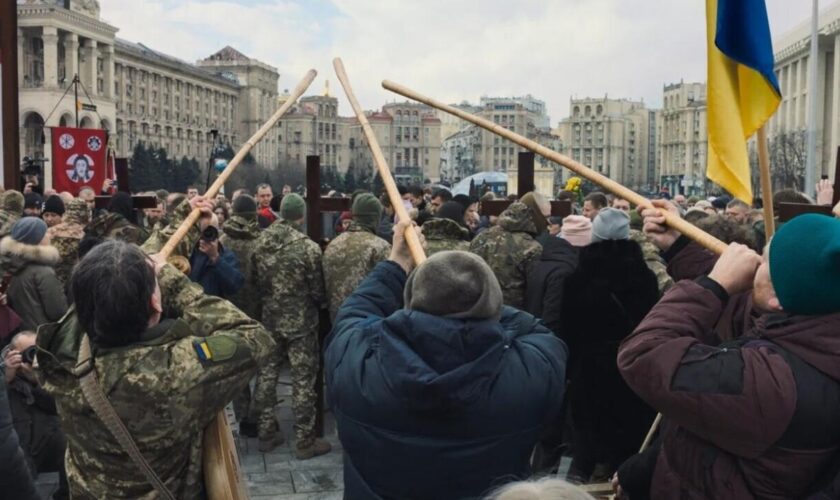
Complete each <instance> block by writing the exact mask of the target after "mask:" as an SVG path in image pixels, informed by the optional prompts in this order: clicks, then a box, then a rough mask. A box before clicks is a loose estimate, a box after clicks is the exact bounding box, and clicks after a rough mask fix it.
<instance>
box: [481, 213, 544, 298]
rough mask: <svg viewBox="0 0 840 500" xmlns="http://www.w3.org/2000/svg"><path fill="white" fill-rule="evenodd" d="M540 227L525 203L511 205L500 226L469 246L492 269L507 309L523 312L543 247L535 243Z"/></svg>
mask: <svg viewBox="0 0 840 500" xmlns="http://www.w3.org/2000/svg"><path fill="white" fill-rule="evenodd" d="M536 235H537V227H536V226H535V225H534V221H533V219H532V218H531V210H530V209H529V208H528V207H527V206H526V205H525V204H524V203H519V202H516V203H511V205H510V206H509V207H508V208H507V209H506V210H505V211H504V212H502V214H501V215H500V216H499V221H498V223H497V224H496V225H495V226H493V227H491V228H490V229H488V230H487V231H484V232H483V233H481V234H479V235H478V236H476V237H475V239H473V240H472V242H471V243H470V252H472V253H474V254H476V255H478V256H479V257H481V258H482V259H484V261H485V262H487V264H488V265H489V266H490V269H492V270H493V274H495V275H496V278H497V279H498V280H499V285H501V287H502V295H503V296H504V298H505V305H508V306H511V307H516V308H517V309H523V308H524V307H525V290H526V284H527V277H528V271H530V269H531V265H532V264H533V263H534V262H535V261H536V260H537V259H538V258H539V256H540V254H541V253H542V247H541V246H540V244H539V243H537V241H536V240H535V239H534V238H535V236H536Z"/></svg>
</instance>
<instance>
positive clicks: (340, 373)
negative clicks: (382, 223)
mask: <svg viewBox="0 0 840 500" xmlns="http://www.w3.org/2000/svg"><path fill="white" fill-rule="evenodd" d="M413 228H415V226H412V225H411V223H409V222H407V221H405V220H403V221H401V222H400V223H399V224H397V225H396V226H395V231H394V243H393V248H392V250H391V254H390V258H389V260H387V261H385V262H380V263H379V264H377V265H376V267H375V268H374V269H373V271H372V272H371V273H370V274H369V275H368V276H367V277H366V278H365V279H364V281H362V283H361V284H360V285H359V286H358V288H356V290H355V292H354V293H353V294H352V295H351V296H350V297H349V298H348V299H347V300H346V301H345V302H344V303H343V305H342V306H341V308H340V309H339V311H338V315H337V317H336V320H335V326H334V328H333V331H332V333H331V334H330V336H329V337H328V339H327V344H326V350H325V354H324V363H325V365H324V373H325V377H326V381H327V397H328V400H329V403H330V408H331V409H332V410H333V412H334V414H335V418H336V424H337V426H338V435H339V438H340V439H341V442H342V445H343V446H344V450H345V458H344V487H345V497H346V498H474V497H480V496H481V495H482V494H483V493H486V492H487V491H489V490H490V489H491V488H492V487H493V486H499V485H501V484H503V483H504V482H506V481H510V480H515V479H524V478H527V477H528V476H529V474H530V467H529V464H528V461H529V458H530V456H531V452H532V450H533V448H534V445H535V444H536V442H537V440H538V439H539V437H540V433H541V431H542V429H543V428H544V427H545V425H546V424H547V423H548V422H551V421H553V420H554V419H555V418H556V417H557V415H558V414H559V412H560V409H561V406H562V403H563V394H564V390H565V372H566V358H567V356H568V352H567V349H566V346H565V344H563V342H562V341H561V340H560V339H558V338H557V337H555V336H554V335H553V334H552V333H551V331H550V330H548V329H547V328H546V327H545V326H543V325H542V323H541V322H540V321H539V320H538V319H537V318H535V317H533V316H531V315H530V314H527V313H525V312H522V311H518V310H516V309H514V308H511V307H507V306H504V305H503V303H502V290H501V287H500V286H499V282H498V280H497V279H496V277H495V276H494V275H493V272H492V270H491V269H490V267H489V266H488V265H487V264H486V263H485V262H484V261H483V260H482V259H481V258H479V257H478V256H476V255H473V254H471V253H469V252H463V251H445V252H439V253H436V254H434V255H433V256H431V257H429V258H428V259H427V260H426V261H425V262H424V263H422V264H420V265H417V266H416V267H415V261H414V260H413V259H412V257H411V255H410V254H409V251H408V246H407V244H406V236H405V234H406V232H410V231H412V230H415V229H413Z"/></svg>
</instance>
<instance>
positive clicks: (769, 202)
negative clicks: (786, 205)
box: [756, 124, 776, 241]
mask: <svg viewBox="0 0 840 500" xmlns="http://www.w3.org/2000/svg"><path fill="white" fill-rule="evenodd" d="M766 127H767V125H766V124H764V125H762V126H761V128H760V129H758V135H757V137H756V142H758V170H759V172H760V173H761V199H762V201H763V207H764V236H765V238H766V239H765V241H770V238H771V237H773V234H774V233H775V232H776V220H775V219H774V215H773V182H772V180H771V178H770V154H769V153H768V152H767V128H766Z"/></svg>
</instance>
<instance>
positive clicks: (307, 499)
mask: <svg viewBox="0 0 840 500" xmlns="http://www.w3.org/2000/svg"><path fill="white" fill-rule="evenodd" d="M277 392H278V394H279V397H280V398H281V399H283V401H282V402H281V403H280V404H279V405H278V407H277V415H278V419H279V422H280V427H281V429H282V430H283V434H284V435H285V436H286V442H285V443H283V444H282V445H281V446H278V447H277V448H276V449H274V450H273V451H271V452H270V453H260V452H259V451H258V450H257V439H256V438H245V437H241V438H237V447H238V448H239V458H240V462H241V465H242V470H243V474H245V477H246V479H247V481H248V487H249V492H250V495H251V498H252V499H254V500H341V498H342V496H343V490H344V474H343V469H342V449H341V444H340V443H339V442H338V436H337V434H336V430H335V420H334V419H333V418H332V414H330V413H329V412H327V414H326V415H325V416H324V434H325V437H326V439H327V441H329V442H330V444H332V447H333V449H332V451H331V452H329V453H327V454H326V455H322V456H320V457H315V458H311V459H309V460H298V459H296V458H295V456H294V452H293V450H292V446H293V445H294V431H293V430H292V424H293V422H294V417H293V416H292V408H291V403H292V400H291V386H290V385H289V373H288V369H286V370H284V372H283V373H281V375H280V381H279V383H278V384H277ZM290 439H291V441H292V442H291V443H290V442H289V440H290ZM57 485H58V475H57V474H41V475H40V476H39V477H38V489H39V491H40V492H41V494H42V496H43V497H44V498H50V497H51V494H52V492H53V491H55V489H56V487H57Z"/></svg>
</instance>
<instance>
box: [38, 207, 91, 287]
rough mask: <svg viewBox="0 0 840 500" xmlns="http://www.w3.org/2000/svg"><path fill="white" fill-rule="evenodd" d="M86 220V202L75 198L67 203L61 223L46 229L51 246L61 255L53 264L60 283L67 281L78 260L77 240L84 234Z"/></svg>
mask: <svg viewBox="0 0 840 500" xmlns="http://www.w3.org/2000/svg"><path fill="white" fill-rule="evenodd" d="M87 222H88V209H87V204H86V203H85V201H84V200H81V199H78V198H77V199H75V200H73V201H71V202H70V203H68V204H67V211H66V212H65V213H64V217H63V218H62V222H61V224H58V225H56V226H53V227H51V228H49V229H47V234H49V235H50V240H51V244H52V246H54V247H56V248H57V249H58V253H59V255H60V256H61V261H59V263H58V264H57V265H56V266H55V275H56V276H58V279H59V280H61V282H62V283H65V284H66V283H67V281H68V280H69V279H70V274H71V273H72V272H73V266H75V265H76V262H78V261H79V242H80V241H81V240H82V238H84V236H85V224H87Z"/></svg>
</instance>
